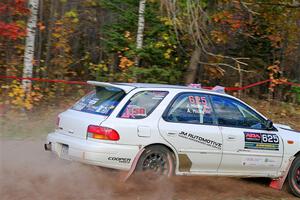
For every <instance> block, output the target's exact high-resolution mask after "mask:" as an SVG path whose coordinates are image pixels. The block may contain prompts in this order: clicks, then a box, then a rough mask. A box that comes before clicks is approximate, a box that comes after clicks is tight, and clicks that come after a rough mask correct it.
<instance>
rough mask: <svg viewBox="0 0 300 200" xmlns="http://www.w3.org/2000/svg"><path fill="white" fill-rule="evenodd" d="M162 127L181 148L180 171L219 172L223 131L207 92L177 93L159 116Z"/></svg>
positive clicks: (165, 135)
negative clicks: (217, 121) (217, 124)
mask: <svg viewBox="0 0 300 200" xmlns="http://www.w3.org/2000/svg"><path fill="white" fill-rule="evenodd" d="M159 130H160V133H161V135H162V137H163V138H164V139H165V140H166V141H167V142H169V143H170V144H171V145H172V146H173V147H174V148H175V149H176V150H177V151H178V155H179V172H187V173H205V174H207V173H212V174H215V173H216V172H217V169H218V167H219V165H220V162H221V156H222V135H221V132H220V129H219V127H218V126H216V120H215V117H214V112H213V110H212V107H211V104H210V100H209V98H208V96H207V95H205V94H202V93H181V94H180V95H177V97H175V100H174V101H173V102H172V103H171V105H170V106H169V108H168V109H167V111H166V112H165V113H164V116H163V118H162V119H160V121H159Z"/></svg>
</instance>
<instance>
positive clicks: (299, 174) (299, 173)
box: [288, 156, 300, 197]
mask: <svg viewBox="0 0 300 200" xmlns="http://www.w3.org/2000/svg"><path fill="white" fill-rule="evenodd" d="M288 187H289V189H290V191H291V192H292V193H293V194H294V195H296V196H297V197H300V156H298V157H296V159H295V160H294V162H293V163H292V165H291V168H290V171H289V176H288Z"/></svg>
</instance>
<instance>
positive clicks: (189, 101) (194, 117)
mask: <svg viewBox="0 0 300 200" xmlns="http://www.w3.org/2000/svg"><path fill="white" fill-rule="evenodd" d="M164 119H165V120H166V121H169V122H181V123H193V124H213V123H214V115H213V110H212V108H211V105H210V101H209V98H208V96H207V95H204V94H200V93H185V94H182V95H180V96H179V97H177V99H176V100H175V101H174V102H173V104H172V105H171V107H170V108H169V111H168V113H167V114H166V115H165V117H164Z"/></svg>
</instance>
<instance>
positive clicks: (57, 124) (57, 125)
mask: <svg viewBox="0 0 300 200" xmlns="http://www.w3.org/2000/svg"><path fill="white" fill-rule="evenodd" d="M59 121H60V118H59V117H57V118H56V123H55V124H56V127H57V128H59Z"/></svg>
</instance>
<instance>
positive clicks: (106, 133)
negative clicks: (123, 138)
mask: <svg viewBox="0 0 300 200" xmlns="http://www.w3.org/2000/svg"><path fill="white" fill-rule="evenodd" d="M87 136H88V137H89V138H93V139H99V140H113V141H117V140H119V139H120V136H119V133H118V132H117V131H116V130H114V129H111V128H107V127H102V126H96V125H89V126H88V129H87Z"/></svg>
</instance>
